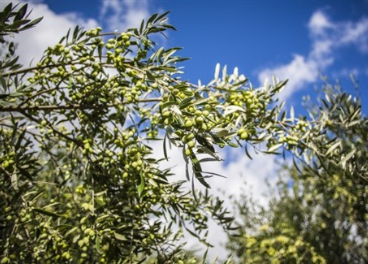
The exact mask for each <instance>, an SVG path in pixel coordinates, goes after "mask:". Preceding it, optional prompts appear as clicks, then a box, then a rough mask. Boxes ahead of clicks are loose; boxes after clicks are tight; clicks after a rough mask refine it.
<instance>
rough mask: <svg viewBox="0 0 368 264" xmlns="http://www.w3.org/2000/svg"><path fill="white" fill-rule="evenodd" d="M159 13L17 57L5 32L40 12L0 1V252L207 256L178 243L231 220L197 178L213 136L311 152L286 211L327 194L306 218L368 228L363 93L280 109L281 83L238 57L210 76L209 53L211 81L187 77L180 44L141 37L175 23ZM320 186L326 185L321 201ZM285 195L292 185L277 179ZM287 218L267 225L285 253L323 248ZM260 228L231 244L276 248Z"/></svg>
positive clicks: (68, 256)
mask: <svg viewBox="0 0 368 264" xmlns="http://www.w3.org/2000/svg"><path fill="white" fill-rule="evenodd" d="M166 15H167V13H165V14H162V15H159V14H154V15H153V16H152V17H150V18H149V19H148V20H147V21H143V22H142V24H141V26H140V28H138V29H129V30H127V31H126V32H121V33H103V31H102V29H101V28H96V29H92V30H89V31H85V30H83V29H81V28H79V27H76V28H75V29H74V30H70V31H69V32H68V33H67V34H66V35H65V37H64V38H62V39H61V40H60V42H59V43H58V44H56V45H55V46H53V47H49V48H47V50H46V51H45V52H44V55H43V57H42V58H41V59H40V61H39V62H38V63H37V64H36V65H35V66H34V67H28V68H27V67H24V66H22V65H20V64H19V63H18V62H17V61H18V57H17V56H18V55H17V52H16V45H15V44H14V43H13V42H12V35H13V34H18V33H19V32H20V31H22V30H26V29H28V28H30V27H32V26H34V25H36V24H37V23H38V22H40V19H37V20H34V21H31V20H29V19H28V18H27V16H28V12H27V5H23V6H22V7H19V6H13V5H12V4H9V5H8V6H6V7H5V8H4V10H3V11H2V12H1V13H0V36H1V38H0V42H1V45H2V47H3V48H2V54H1V56H0V58H1V60H0V259H1V263H24V262H27V263H39V262H42V263H55V262H57V263H144V262H146V263H197V262H204V261H205V259H206V256H204V257H203V260H198V259H197V258H195V257H193V256H192V254H190V252H186V251H184V250H183V249H182V246H183V244H181V242H180V241H181V240H180V239H181V238H182V237H183V233H184V232H187V233H189V234H190V235H192V236H194V237H196V238H198V241H200V242H201V243H203V244H204V246H209V245H210V243H211V241H208V240H207V233H208V223H209V221H210V220H211V219H212V220H214V221H216V222H217V223H218V224H219V225H221V226H222V227H223V228H224V230H225V231H227V232H229V233H233V232H237V231H236V230H235V228H236V227H237V226H235V225H234V218H233V217H232V215H231V214H230V213H229V212H228V211H227V209H226V208H224V206H223V201H222V200H221V199H220V198H218V197H213V196H212V195H210V194H209V192H208V188H210V185H209V183H208V181H207V178H208V177H211V176H216V175H217V174H216V173H214V172H205V171H203V170H202V166H201V164H202V163H203V162H221V159H220V157H219V156H218V155H217V154H216V148H218V147H220V148H223V147H243V148H245V150H246V154H247V155H248V156H249V154H248V151H247V150H248V148H249V147H254V148H257V150H259V151H262V152H264V153H266V154H278V152H277V151H280V150H283V149H287V150H289V151H291V153H294V155H295V157H296V158H303V159H305V157H309V159H308V160H305V163H303V164H299V165H298V166H299V167H300V168H299V170H301V171H304V172H305V173H301V174H302V175H305V180H304V178H303V177H297V176H296V175H299V174H298V173H299V172H298V173H296V172H295V173H294V174H293V175H295V177H294V190H296V192H295V193H296V194H298V195H299V194H300V193H303V192H306V194H307V192H308V190H309V187H310V192H312V193H310V195H311V198H310V199H309V200H308V201H309V203H310V205H308V206H304V207H300V208H299V206H297V207H295V210H299V211H300V210H304V209H303V208H305V210H313V208H314V207H318V206H317V204H319V202H320V201H324V202H326V206H327V205H328V206H331V207H328V208H327V207H326V210H327V211H326V212H325V211H324V210H323V208H322V209H321V207H318V208H317V209H318V210H317V209H316V210H313V213H315V215H316V216H314V215H313V220H314V217H316V218H318V219H319V218H322V217H327V218H326V219H331V217H335V218H333V219H337V221H340V223H341V224H342V225H344V227H345V222H344V223H342V222H341V219H345V218H343V217H345V216H349V217H350V218H348V220H347V221H348V224H349V225H350V226H351V228H353V227H354V228H357V230H359V232H360V230H361V229H360V228H361V227H360V226H359V225H360V224H362V223H363V227H362V230H367V229H366V226H365V227H364V224H365V223H366V214H365V212H364V213H362V212H363V211H364V210H366V206H365V204H366V203H365V202H362V201H364V200H365V199H366V195H367V193H366V190H367V189H366V185H365V183H366V179H367V174H366V164H365V163H364V160H366V158H367V157H366V156H365V155H366V153H367V152H366V145H364V144H365V143H366V142H367V134H366V132H365V131H366V121H365V119H362V117H361V116H360V106H359V104H358V103H357V102H355V103H354V102H352V101H351V100H350V98H348V97H346V96H345V95H341V97H333V96H332V97H331V96H330V97H329V99H327V101H326V102H325V104H326V105H325V108H326V109H328V112H327V113H326V111H325V110H321V111H319V112H316V113H314V114H313V116H314V117H313V120H312V121H311V122H309V121H308V120H307V119H306V118H300V119H298V118H295V117H294V113H293V111H291V112H290V115H288V114H287V113H286V112H281V108H282V105H279V104H278V102H277V100H276V99H275V97H276V95H277V93H279V92H280V91H281V90H282V88H283V87H284V85H285V84H286V82H279V81H277V80H274V81H273V83H272V84H271V85H270V84H265V85H264V87H261V88H257V89H255V88H253V87H252V86H251V85H250V84H249V82H248V80H247V79H246V78H245V77H244V76H243V75H239V74H238V72H237V70H234V73H233V74H228V73H227V72H226V67H225V68H224V69H223V70H222V76H221V77H220V75H219V72H220V68H219V66H217V67H216V71H215V76H214V80H213V81H211V82H210V83H209V84H208V85H203V86H198V85H194V84H192V83H189V82H188V81H183V80H182V79H181V78H180V76H181V72H180V70H179V68H178V65H179V63H180V62H182V61H184V60H186V59H185V58H181V57H179V56H177V51H178V50H179V48H170V49H164V48H158V47H157V45H156V43H154V42H153V41H152V39H151V36H152V35H154V34H157V33H162V32H164V31H166V30H170V29H175V28H174V27H173V26H171V25H169V24H167V23H166V22H167V17H166ZM339 96H340V95H339ZM336 100H337V101H336ZM339 100H340V101H339ZM335 102H339V104H337V106H335V105H336V104H335ZM340 106H341V107H340ZM336 111H337V112H336ZM334 113H336V114H334ZM336 120H338V122H337V121H336ZM335 121H336V122H337V123H336V122H335ZM363 121H364V122H363ZM335 123H336V127H335V126H334V124H335ZM363 123H364V126H363V125H362V124H363ZM326 125H327V128H326ZM340 125H341V126H340ZM359 129H360V130H359ZM359 131H361V133H360V132H359ZM364 133H365V134H364ZM157 141H160V144H162V147H163V152H164V157H162V159H168V157H167V147H168V146H169V145H171V146H174V147H176V148H179V149H181V150H182V153H183V162H185V164H186V172H185V175H186V178H183V179H180V178H179V177H178V176H176V177H174V176H175V175H173V174H172V172H171V170H170V169H167V168H163V167H162V164H161V163H160V162H161V161H162V159H160V157H157V155H156V153H154V151H153V149H152V144H153V143H156V142H157ZM352 142H353V143H354V144H351V143H352ZM362 142H363V143H362ZM364 142H365V143H364ZM360 146H361V148H360ZM297 163H299V162H297ZM307 165H308V166H307ZM307 172H308V173H307ZM335 175H336V176H335ZM307 176H308V177H307ZM187 182H190V183H191V184H192V189H189V190H188V188H187V187H186V183H187ZM199 184H201V185H202V186H204V187H205V188H197V186H198V185H199ZM326 184H327V185H326ZM326 186H328V188H327V187H326ZM337 187H338V188H337ZM202 189H203V190H202ZM315 192H317V194H318V195H315ZM324 192H328V195H330V196H327V197H328V198H326V200H324V199H323V197H324V195H325V194H324ZM283 195H284V196H285V197H286V198H287V199H294V198H295V197H294V196H290V197H289V196H288V195H289V192H288V189H287V188H286V186H284V192H283ZM336 196H337V197H336ZM303 197H309V196H303ZM319 197H320V198H319ZM331 197H332V198H333V199H334V200H332V201H336V202H335V203H331V202H330V200H331V199H332V198H331ZM286 198H285V199H286ZM330 198H331V199H330ZM318 199H320V200H318ZM282 201H283V200H280V202H279V203H280V204H282ZM305 201H306V202H307V200H305ZM302 204H303V205H304V203H302ZM270 208H271V209H272V208H276V207H272V206H271V207H270ZM346 208H347V209H346ZM280 209H281V207H280ZM299 211H298V212H299ZM286 212H288V211H287V210H281V211H280V214H281V213H286ZM272 213H273V212H272V211H271V215H272ZM275 213H277V212H276V211H275ZM300 213H301V212H300ZM332 214H334V215H332ZM346 214H348V215H346ZM330 215H332V216H331V217H330ZM246 216H247V217H248V216H249V217H251V215H249V214H247V215H246ZM263 216H264V215H263V214H261V215H260V217H262V221H263V220H264V219H266V218H264V217H263ZM256 218H257V217H256ZM249 219H252V218H249ZM280 219H281V220H283V221H288V218H287V217H283V216H282V217H281V216H280ZM289 219H290V218H289ZM300 219H301V218H300ZM357 219H359V220H357ZM293 220H295V219H294V218H293ZM247 221H248V220H247ZM324 221H325V222H321V221H319V222H317V224H316V226H317V225H318V226H322V223H325V225H326V226H327V229H326V230H330V229H331V228H332V227H333V225H331V223H330V222H326V221H327V220H324ZM248 222H249V221H248ZM248 222H247V223H248ZM294 222H295V221H294ZM267 223H268V222H267ZM274 223H275V225H277V226H278V225H280V226H281V227H280V228H278V229H275V230H277V232H279V231H280V230H281V229H282V228H283V226H284V225H283V224H282V223H279V222H277V221H275V222H270V223H268V225H269V226H272V225H273V224H274ZM296 223H298V222H296ZM308 223H312V222H311V221H309V222H308ZM300 225H302V226H303V227H304V224H303V222H300ZM313 225H314V224H313ZM256 226H257V225H256V224H255V225H254V226H251V227H252V228H256ZM285 228H286V229H285V230H286V231H285V232H286V233H282V234H281V233H280V232H281V231H280V232H279V233H280V234H277V235H278V236H280V237H281V240H282V241H279V240H280V239H279V240H277V239H276V240H275V241H279V242H277V243H279V244H278V245H277V246H278V247H280V245H283V244H285V245H287V244H288V243H289V244H288V245H289V246H288V247H290V248H292V247H293V246H294V247H297V248H296V249H290V252H291V251H295V250H296V252H297V253H298V254H299V255H297V257H298V258H299V256H304V255H303V252H307V253H306V254H305V255H306V257H308V258H310V259H312V260H313V261H314V260H316V261H321V262H323V261H324V260H328V258H327V256H326V255H323V254H322V253H321V252H322V251H323V250H324V248H323V247H322V245H323V246H324V244H322V242H315V241H312V240H308V239H307V238H306V237H305V236H303V234H304V233H300V229H296V227H293V228H291V227H290V226H288V225H286V226H285ZM316 228H317V227H316ZM364 228H365V229H364ZM332 229H333V228H332ZM244 230H245V229H244ZM262 230H266V229H262ZM267 230H268V229H267ZM272 230H274V229H272ZM315 230H319V229H315ZM336 230H338V229H336ZM245 231H247V230H245ZM262 232H263V233H262ZM262 232H260V233H256V232H255V233H254V232H253V233H252V232H251V233H248V232H245V234H246V235H247V236H242V239H245V241H243V240H233V241H232V242H231V243H237V244H238V246H239V248H244V245H246V250H244V252H246V253H247V256H246V259H247V260H248V259H249V260H250V259H252V258H254V259H255V260H256V261H258V260H257V258H256V256H257V255H260V257H261V258H263V259H265V260H266V259H269V257H270V258H272V257H273V256H274V255H275V253H272V252H271V251H272V250H271V249H270V248H274V251H275V250H276V251H277V250H278V248H277V247H273V244H274V243H275V242H274V241H271V239H273V236H272V237H271V236H270V237H267V235H268V234H271V233H270V232H268V231H262ZM316 232H317V231H316ZM318 232H319V231H318ZM258 234H259V235H258ZM321 234H322V233H321ZM349 234H352V233H351V232H350V233H349ZM249 235H251V236H252V237H250V236H249ZM281 235H283V236H281ZM359 238H363V236H361V235H360V233H358V232H357V239H356V241H357V243H358V242H362V241H363V242H364V243H366V241H365V240H364V239H360V240H359ZM252 239H253V240H252ZM266 239H268V240H266ZM323 239H324V238H323V237H321V238H320V239H319V240H318V241H322V240H323ZM349 239H350V238H349ZM249 241H255V242H251V243H250V242H249ZM244 243H245V244H244ZM290 243H293V245H291V244H290ZM318 243H320V244H318ZM334 243H335V242H334ZM268 244H269V245H271V246H267V245H268ZM249 245H250V248H248V246H249ZM354 245H355V244H354ZM265 247H267V254H268V255H267V254H266V253H265V252H266V251H265V249H264V248H265ZM298 247H300V248H301V251H299V249H298ZM330 247H331V248H332V247H335V244H331V246H330ZM342 247H343V248H344V247H345V245H342ZM234 248H235V246H234ZM268 250H270V252H268ZM248 252H250V254H253V255H249V256H248ZM237 253H238V251H237ZM259 253H261V254H259ZM288 254H289V250H288V251H287V253H286V255H285V259H290V261H291V262H292V263H293V258H294V259H295V257H294V255H293V254H292V255H288ZM328 254H330V253H328ZM362 254H363V253H362ZM364 254H365V253H364ZM238 256H239V257H243V255H242V254H238ZM351 256H352V254H350V255H349V256H348V258H347V259H348V260H350V259H349V258H351ZM248 257H249V258H248ZM227 262H228V263H230V260H228V261H227ZM276 262H277V261H276Z"/></svg>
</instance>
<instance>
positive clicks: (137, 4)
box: [99, 0, 150, 32]
mask: <svg viewBox="0 0 368 264" xmlns="http://www.w3.org/2000/svg"><path fill="white" fill-rule="evenodd" d="M149 15H150V11H149V3H148V1H147V0H142V1H129V0H116V1H109V0H103V1H102V5H101V11H100V15H99V21H100V22H101V23H102V24H103V26H104V28H105V29H107V30H111V31H115V30H116V31H119V32H121V31H123V30H126V29H128V28H136V27H139V26H140V24H141V22H142V20H143V19H147V18H148V17H149Z"/></svg>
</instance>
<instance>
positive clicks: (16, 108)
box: [0, 98, 162, 113]
mask: <svg viewBox="0 0 368 264" xmlns="http://www.w3.org/2000/svg"><path fill="white" fill-rule="evenodd" d="M161 101H162V99H161V98H147V99H142V100H137V101H133V102H121V103H119V104H104V105H102V104H97V105H83V104H70V105H39V106H36V105H32V106H7V107H0V112H21V113H23V112H25V111H33V110H37V111H53V110H77V109H80V110H94V109H104V108H110V107H116V106H119V105H122V104H123V105H127V104H133V103H150V102H161Z"/></svg>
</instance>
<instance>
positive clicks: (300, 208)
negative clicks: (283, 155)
mask: <svg viewBox="0 0 368 264" xmlns="http://www.w3.org/2000/svg"><path fill="white" fill-rule="evenodd" d="M323 91H324V94H323V97H321V98H320V100H319V103H318V104H317V105H315V104H312V103H311V102H308V101H307V103H306V106H307V109H308V112H309V115H310V118H311V120H312V121H313V123H314V124H315V126H314V128H313V130H314V131H311V133H312V134H313V137H312V140H311V141H310V142H309V143H308V146H307V150H305V151H304V153H303V155H302V156H300V155H297V154H294V159H295V160H294V165H293V166H290V167H286V168H285V169H284V170H282V171H281V177H280V181H279V184H278V195H277V196H276V197H274V198H273V199H271V201H270V203H269V205H268V207H261V206H260V207H258V206H255V205H254V201H252V200H251V199H249V197H246V196H245V197H242V198H241V199H239V200H238V201H236V205H237V206H236V207H237V209H238V211H239V213H240V215H241V219H242V220H241V222H240V226H241V229H240V230H241V231H240V233H239V234H238V235H239V236H238V237H230V242H229V244H228V247H229V248H230V250H231V251H232V252H234V253H235V254H236V255H237V256H238V257H239V258H240V259H241V260H242V261H243V262H246V263H265V262H272V263H367V261H368V240H367V237H368V232H367V230H368V211H367V210H368V208H367V195H368V193H367V190H368V188H367V183H368V167H367V158H368V138H367V137H368V134H367V131H368V119H367V118H366V117H365V116H364V115H362V112H361V109H362V106H361V102H360V100H359V99H358V98H356V97H353V96H352V95H350V94H348V93H345V92H343V91H342V90H341V88H340V85H339V84H338V83H337V84H336V85H331V84H328V82H327V81H326V83H325V85H324V87H323Z"/></svg>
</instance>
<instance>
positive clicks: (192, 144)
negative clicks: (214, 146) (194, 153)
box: [188, 140, 195, 148]
mask: <svg viewBox="0 0 368 264" xmlns="http://www.w3.org/2000/svg"><path fill="white" fill-rule="evenodd" d="M194 146H195V141H194V140H191V141H189V142H188V147H189V148H193V147H194Z"/></svg>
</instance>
